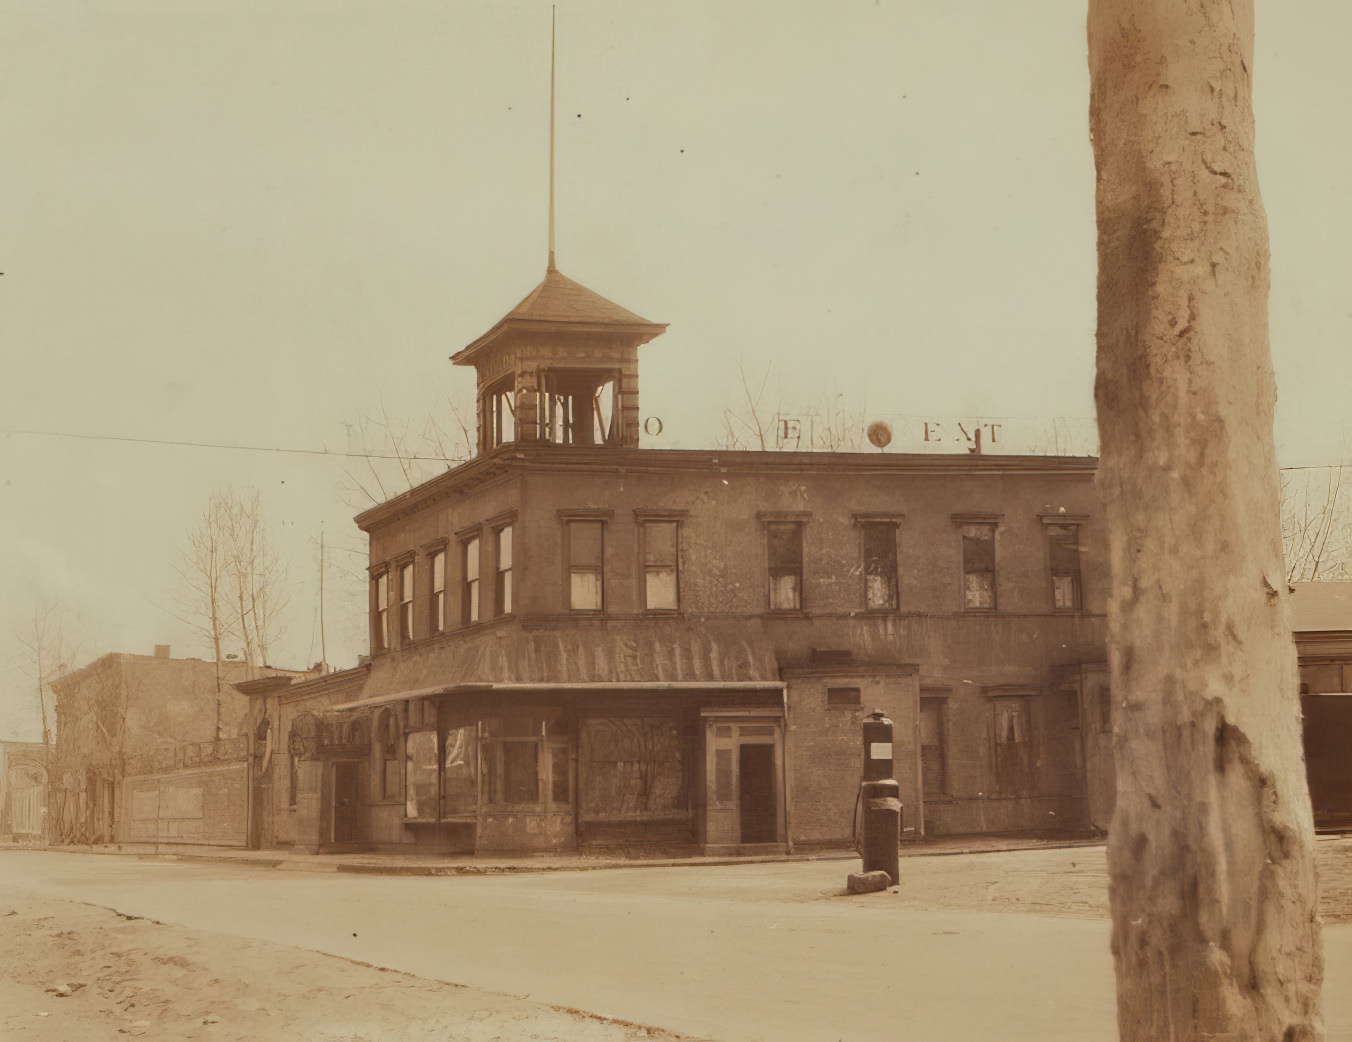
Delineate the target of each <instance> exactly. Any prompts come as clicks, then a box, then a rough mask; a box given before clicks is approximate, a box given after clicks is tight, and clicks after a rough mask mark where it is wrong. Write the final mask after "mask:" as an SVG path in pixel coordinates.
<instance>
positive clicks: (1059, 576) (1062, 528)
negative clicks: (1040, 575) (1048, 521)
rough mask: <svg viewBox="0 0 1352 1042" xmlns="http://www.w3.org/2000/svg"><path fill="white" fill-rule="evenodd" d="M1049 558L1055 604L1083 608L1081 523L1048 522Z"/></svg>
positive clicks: (1066, 608)
mask: <svg viewBox="0 0 1352 1042" xmlns="http://www.w3.org/2000/svg"><path fill="white" fill-rule="evenodd" d="M1046 528H1047V560H1048V564H1049V565H1050V567H1051V576H1052V607H1053V608H1054V609H1055V610H1056V611H1080V610H1081V607H1082V601H1081V595H1080V526H1079V525H1047V526H1046Z"/></svg>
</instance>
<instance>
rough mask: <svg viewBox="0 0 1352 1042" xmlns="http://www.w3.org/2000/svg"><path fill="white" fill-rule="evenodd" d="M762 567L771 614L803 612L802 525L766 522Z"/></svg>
mask: <svg viewBox="0 0 1352 1042" xmlns="http://www.w3.org/2000/svg"><path fill="white" fill-rule="evenodd" d="M765 555H766V567H767V570H768V572H769V581H770V592H769V604H770V610H771V611H802V609H803V524H802V522H801V521H768V522H766V525H765Z"/></svg>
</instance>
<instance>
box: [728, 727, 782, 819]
mask: <svg viewBox="0 0 1352 1042" xmlns="http://www.w3.org/2000/svg"><path fill="white" fill-rule="evenodd" d="M737 748H738V762H737V803H738V807H739V808H740V815H739V816H740V819H741V831H742V842H743V843H774V842H775V841H776V840H777V839H778V838H779V827H778V820H777V819H778V814H777V808H776V806H775V747H774V746H773V745H770V744H769V743H759V744H756V745H740V746H738V747H737Z"/></svg>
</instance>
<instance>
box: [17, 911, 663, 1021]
mask: <svg viewBox="0 0 1352 1042" xmlns="http://www.w3.org/2000/svg"><path fill="white" fill-rule="evenodd" d="M128 1036H132V1037H136V1036H140V1037H144V1038H147V1039H152V1040H155V1042H159V1040H180V1039H181V1040H196V1039H202V1040H214V1042H224V1040H236V1039H238V1040H251V1042H253V1040H257V1042H270V1040H274V1039H275V1040H277V1042H282V1040H287V1042H403V1040H408V1042H421V1040H423V1039H428V1040H431V1039H436V1040H438V1042H452V1040H454V1042H537V1040H538V1042H545V1040H554V1039H559V1040H568V1042H635V1040H640V1039H666V1040H674V1039H678V1038H679V1037H681V1036H677V1035H673V1034H670V1033H668V1032H664V1031H659V1030H655V1029H648V1028H644V1027H640V1026H637V1025H630V1024H623V1023H619V1022H615V1021H606V1020H602V1019H599V1018H596V1017H592V1016H588V1015H586V1014H580V1013H573V1012H570V1011H567V1010H560V1009H555V1008H553V1007H550V1006H544V1005H541V1004H539V1003H535V1002H530V1001H527V1000H525V999H517V998H511V997H509V996H505V995H498V994H493V993H491V992H483V991H475V990H473V989H470V988H460V987H456V986H454V985H450V984H441V983H436V982H433V981H427V980H424V979H422V978H419V977H414V976H410V975H408V974H403V973H398V972H393V971H389V970H382V969H377V968H375V967H371V966H366V965H362V964H359V963H353V962H348V961H346V960H343V959H339V958H335V957H332V956H327V955H319V954H316V953H313V952H307V951H302V950H300V949H296V948H288V947H285V946H283V945H277V944H269V943H266V942H263V941H251V940H245V939H241V938H236V937H230V936H226V935H224V934H217V933H210V932H207V931H196V930H188V929H184V928H182V927H178V926H172V925H166V924H161V923H157V922H154V921H153V920H150V919H137V918H134V917H126V916H123V915H120V914H119V913H117V912H113V911H110V910H108V909H106V908H100V907H97V906H94V905H86V904H76V903H74V902H70V901H62V900H59V899H57V898H52V897H48V896H45V895H37V894H31V893H28V892H25V891H16V892H11V893H10V894H7V895H5V896H4V897H0V1039H3V1040H4V1042H77V1040H78V1042H105V1040H119V1039H125V1038H127V1037H128Z"/></svg>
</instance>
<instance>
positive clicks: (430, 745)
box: [404, 731, 437, 821]
mask: <svg viewBox="0 0 1352 1042" xmlns="http://www.w3.org/2000/svg"><path fill="white" fill-rule="evenodd" d="M405 753H406V756H405V769H404V779H405V795H404V814H405V815H406V816H407V817H410V818H420V819H423V820H431V821H435V820H436V818H437V733H436V732H435V731H414V732H413V733H412V734H410V735H409V736H408V739H407V741H406V743H405Z"/></svg>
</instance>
